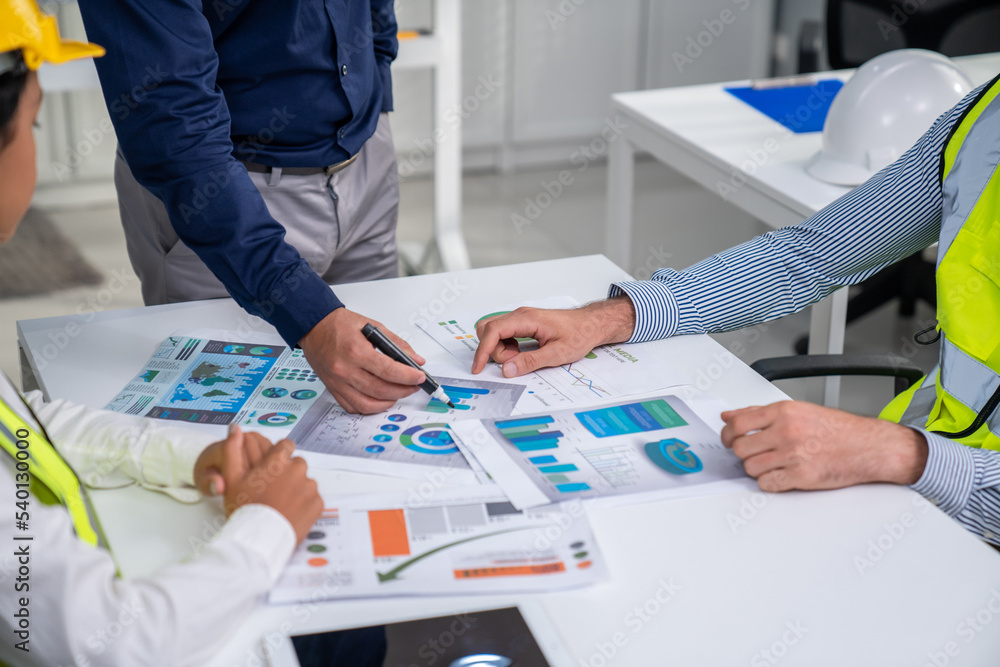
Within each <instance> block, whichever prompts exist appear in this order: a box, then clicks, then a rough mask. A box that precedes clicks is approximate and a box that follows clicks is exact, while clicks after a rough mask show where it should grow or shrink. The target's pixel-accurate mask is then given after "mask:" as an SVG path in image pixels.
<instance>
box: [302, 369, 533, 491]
mask: <svg viewBox="0 0 1000 667" xmlns="http://www.w3.org/2000/svg"><path fill="white" fill-rule="evenodd" d="M436 379H437V380H438V382H440V383H441V386H442V387H444V390H445V392H447V394H448V396H449V397H450V398H451V400H452V403H454V404H455V408H454V409H452V408H449V407H448V406H447V404H445V403H441V402H440V401H438V400H437V399H432V398H430V397H429V396H428V395H427V394H426V393H424V392H422V391H421V392H418V393H416V394H413V395H412V396H408V397H407V398H405V399H403V400H401V401H399V402H397V403H396V405H395V406H393V407H392V408H391V409H389V410H388V411H386V412H383V413H380V414H377V415H352V414H348V413H346V412H345V411H344V410H343V408H341V407H340V405H338V404H337V402H336V401H335V400H334V399H333V397H332V396H331V395H330V394H328V393H325V394H323V395H322V396H321V397H320V398H319V399H317V401H316V402H315V404H314V405H313V406H312V408H310V410H309V411H308V412H307V413H306V414H305V415H304V416H303V418H302V419H301V420H300V421H299V423H298V424H297V425H296V427H295V429H294V430H293V431H292V432H291V434H290V436H289V437H290V438H291V439H292V440H294V441H295V442H296V443H297V446H298V448H299V450H300V451H306V452H313V453H315V454H319V455H321V456H319V457H317V456H307V457H306V458H307V459H308V460H309V462H310V463H311V464H312V465H314V466H317V467H321V468H323V467H330V468H337V469H339V470H353V471H356V472H368V473H375V474H384V475H392V476H395V477H405V478H411V479H424V478H426V477H427V475H428V473H429V472H430V471H431V470H432V469H435V468H436V469H442V468H443V469H445V470H446V471H447V473H448V477H449V480H450V481H451V482H452V483H456V484H458V483H461V484H475V483H477V475H475V474H474V471H473V469H472V468H470V466H469V463H468V462H467V461H466V459H465V456H463V455H462V453H461V452H460V451H459V449H458V445H456V444H455V441H454V439H453V438H452V436H451V430H450V424H451V423H452V422H454V421H457V420H460V419H489V418H493V417H506V416H508V415H510V413H511V411H512V410H513V409H514V406H515V405H516V404H517V401H518V399H519V398H520V397H521V394H522V393H523V392H524V386H523V385H517V384H501V383H497V382H484V381H482V380H461V379H456V378H445V377H438V378H436Z"/></svg>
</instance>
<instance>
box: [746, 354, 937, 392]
mask: <svg viewBox="0 0 1000 667" xmlns="http://www.w3.org/2000/svg"><path fill="white" fill-rule="evenodd" d="M750 368H752V369H753V370H755V371H757V373H759V374H760V375H761V376H763V378H764V379H765V380H768V381H769V382H774V381H775V380H788V379H791V378H803V377H826V376H830V375H871V376H882V377H894V378H896V382H895V386H894V389H895V394H896V395H897V396H898V395H899V394H901V393H903V392H904V391H906V390H907V389H909V388H910V387H912V386H913V385H914V384H915V383H916V382H917V381H919V380H920V378H922V377H923V376H924V372H923V371H922V370H921V369H920V367H919V366H917V365H916V364H914V363H913V362H912V361H910V360H909V359H904V358H903V357H899V356H896V355H891V354H810V355H806V356H803V357H772V358H770V359H760V360H758V361H755V362H754V363H752V364H750Z"/></svg>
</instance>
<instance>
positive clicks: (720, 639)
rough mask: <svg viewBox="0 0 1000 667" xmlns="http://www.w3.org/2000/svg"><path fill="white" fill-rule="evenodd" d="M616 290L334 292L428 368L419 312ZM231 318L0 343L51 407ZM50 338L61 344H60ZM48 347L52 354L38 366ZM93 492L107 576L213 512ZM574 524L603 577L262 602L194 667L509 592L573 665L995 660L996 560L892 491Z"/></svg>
mask: <svg viewBox="0 0 1000 667" xmlns="http://www.w3.org/2000/svg"><path fill="white" fill-rule="evenodd" d="M623 278H626V274H625V273H624V272H623V271H622V270H621V269H619V268H618V267H617V266H615V265H614V264H612V263H611V262H610V261H608V260H607V259H605V258H604V257H601V256H591V257H578V258H573V259H564V260H554V261H547V262H536V263H530V264H520V265H513V266H506V267H495V268H488V269H477V270H472V271H462V272H457V273H451V274H437V275H426V276H416V277H412V278H402V279H397V280H386V281H378V282H369V283H359V284H354V285H343V286H338V287H337V293H338V295H339V296H340V297H341V298H342V299H343V300H344V301H345V302H346V303H348V304H350V303H364V304H366V305H365V312H367V313H370V314H371V315H372V316H373V317H375V318H377V319H379V320H381V321H382V322H384V323H385V324H386V325H387V326H389V327H391V328H392V329H393V330H395V331H397V332H398V333H400V334H402V335H404V336H407V337H409V338H410V340H411V341H412V342H413V343H414V344H415V345H416V347H417V349H418V350H419V351H420V352H421V353H422V354H424V355H425V356H426V357H427V358H428V360H429V362H433V361H434V360H435V359H442V358H446V355H447V353H446V352H445V351H444V350H443V349H440V348H437V349H436V346H435V344H434V343H433V342H431V341H430V339H427V338H426V337H425V336H424V334H423V333H421V332H420V331H419V330H417V329H416V327H415V326H414V325H413V324H412V323H411V321H412V319H413V318H414V316H415V315H416V314H418V313H419V311H420V310H421V309H425V310H429V311H431V312H432V313H435V314H438V313H443V310H442V309H449V310H450V309H454V310H455V311H462V312H464V311H468V310H470V309H475V308H480V307H483V308H485V307H488V306H490V305H495V304H505V303H510V302H512V301H520V300H524V301H527V300H531V299H538V298H541V297H545V296H555V295H568V296H571V297H574V298H576V299H577V300H579V301H581V302H586V301H589V300H593V299H599V298H602V297H603V296H604V295H605V294H606V291H607V286H608V284H609V283H611V282H612V281H615V280H620V279H623ZM244 321H246V316H245V314H244V313H243V312H242V311H241V310H240V309H239V308H238V307H237V306H236V305H235V304H234V303H233V302H232V301H230V300H217V301H203V302H197V303H190V304H174V305H167V306H157V307H152V308H140V309H134V310H122V311H112V312H105V313H101V314H99V315H97V316H92V317H88V316H87V315H83V316H79V315H77V316H67V317H56V318H47V319H40V320H30V321H22V322H19V323H18V340H19V344H20V345H21V346H22V349H23V350H25V351H26V355H27V358H28V359H30V363H31V364H32V366H33V371H34V373H35V375H36V377H37V379H38V381H39V383H40V385H41V386H42V387H43V388H44V389H45V390H46V391H47V392H48V393H49V394H50V395H51V396H61V397H66V398H70V399H72V400H74V401H77V402H80V403H85V404H88V405H91V406H94V407H100V406H102V405H103V404H104V403H105V402H106V401H107V400H108V399H110V398H111V397H112V396H114V394H115V393H116V392H117V391H118V390H119V389H120V388H121V387H122V386H123V385H124V384H125V382H126V381H127V380H128V379H130V378H131V377H132V375H133V374H134V372H135V370H136V369H138V368H140V367H141V365H142V364H143V363H144V361H145V360H146V358H147V357H148V355H149V354H150V352H151V351H152V350H153V348H154V347H155V346H156V345H157V344H158V343H159V342H160V341H161V340H162V339H163V338H165V337H166V336H167V335H169V334H170V333H171V332H172V331H173V330H175V329H177V328H195V327H198V328H203V327H211V328H223V329H235V328H236V327H237V326H238V324H239V323H240V322H244ZM68 325H75V327H78V329H77V328H74V327H73V326H70V328H69V329H67V326H68ZM67 330H69V331H73V332H74V333H73V335H72V336H69V337H68V338H63V337H62V336H63V334H65V333H66V332H67ZM54 341H62V343H63V345H62V349H61V350H59V351H58V352H56V353H53V354H51V355H50V356H52V357H53V358H52V359H46V353H45V350H46V349H48V351H49V352H52V350H54V349H56V348H55V347H51V348H47V346H50V345H52V346H55V345H56V343H55V342H54ZM670 344H671V345H673V346H675V348H676V355H675V359H676V362H675V366H674V368H672V370H673V371H675V372H680V373H683V374H687V375H689V376H691V377H692V378H694V377H697V375H698V373H699V372H706V371H708V370H710V369H713V368H715V369H716V370H713V371H712V375H713V376H714V377H718V380H717V381H716V382H715V384H714V385H713V388H712V393H713V394H714V395H715V396H716V397H717V398H719V399H721V400H723V401H725V402H726V403H728V404H730V405H732V406H734V407H735V406H743V405H748V404H757V403H767V402H771V401H775V400H781V399H782V398H784V395H783V394H782V393H781V392H780V391H778V390H777V389H776V388H775V387H773V386H772V385H770V384H769V383H767V382H765V381H764V380H763V379H762V378H760V376H758V375H756V374H755V373H753V371H751V370H750V369H749V368H748V367H747V366H746V365H744V364H743V363H741V362H740V361H739V360H737V359H735V358H733V359H732V364H731V365H728V368H725V369H723V368H722V366H723V365H727V364H720V362H719V359H720V358H722V357H721V356H720V355H725V352H724V350H723V348H722V347H721V346H719V345H718V344H717V343H715V342H714V341H713V340H712V339H711V338H709V337H708V336H684V337H680V338H676V339H673V340H672V341H670ZM442 355H445V357H442ZM730 356H731V355H730ZM720 373H721V375H720ZM314 474H315V476H316V478H317V480H318V481H319V482H320V484H321V486H322V488H324V489H325V490H328V491H329V490H336V491H338V492H343V493H354V492H362V491H364V492H370V491H373V490H377V489H380V488H383V489H389V488H396V489H398V488H406V487H407V485H409V484H412V482H405V481H402V480H393V479H389V478H385V477H373V476H366V475H359V474H348V473H343V472H339V473H338V472H333V471H315V473H314ZM93 498H94V501H95V504H96V506H97V511H98V513H99V515H100V518H101V523H102V524H103V526H104V528H105V532H106V533H107V535H108V538H109V541H110V544H111V548H112V550H113V552H114V554H115V557H116V559H117V561H118V563H119V564H120V566H121V570H122V573H123V574H124V576H126V577H135V576H139V575H143V574H147V573H150V572H153V571H154V570H156V569H157V568H159V567H161V566H164V565H166V564H167V563H170V562H173V561H176V560H178V559H180V558H183V557H184V556H185V555H187V554H188V553H190V551H191V544H192V542H191V540H192V539H199V538H204V537H207V536H208V535H210V534H211V532H212V531H211V527H212V526H213V525H215V524H216V523H217V522H218V520H219V517H220V516H221V512H220V507H219V505H218V503H217V502H216V501H204V502H202V503H200V504H198V505H193V506H186V505H181V504H179V503H176V502H174V501H172V500H170V499H169V498H167V497H166V496H163V495H161V494H157V493H154V492H149V491H144V490H141V489H138V488H134V487H133V488H127V489H121V490H115V491H96V492H94V493H93ZM590 516H591V522H592V525H593V528H594V532H595V534H596V536H597V539H598V541H599V542H600V547H601V550H602V552H603V554H604V556H605V558H606V560H607V562H608V566H609V568H610V571H611V573H612V577H611V579H610V580H609V581H607V582H605V583H601V584H598V585H596V586H593V587H590V588H586V589H580V590H574V591H568V592H560V593H549V594H543V595H518V596H513V595H496V596H467V597H442V598H399V599H392V600H384V599H383V600H349V601H340V602H329V603H320V604H316V605H313V606H310V607H303V606H302V605H297V606H285V607H270V606H266V605H263V604H262V605H261V606H260V607H259V608H258V609H256V610H255V611H254V613H253V614H252V616H251V617H250V619H249V620H248V621H247V622H246V623H245V625H244V626H243V627H242V628H241V629H240V631H239V632H238V634H237V635H236V636H235V637H234V638H233V639H232V640H230V641H229V642H227V643H226V645H225V646H224V647H223V648H222V650H221V652H220V653H219V654H218V656H217V657H216V659H215V660H214V661H213V662H212V664H213V665H220V666H223V665H224V666H227V667H230V666H233V665H248V666H249V665H260V664H262V663H261V661H260V657H259V655H260V638H261V637H262V636H263V635H265V634H267V633H269V632H273V631H275V629H276V628H278V627H279V626H280V625H281V623H282V622H283V621H290V622H293V623H294V626H293V627H294V630H293V632H294V633H303V632H315V631H319V630H324V629H336V628H346V627H356V626H359V625H366V624H379V623H383V622H387V621H392V620H402V619H406V618H415V617H421V616H426V615H446V614H450V613H457V612H460V611H464V610H469V609H476V608H485V607H495V606H504V605H511V604H515V603H517V602H519V601H521V600H524V599H533V600H536V601H537V602H538V603H540V604H541V606H542V607H543V609H544V610H545V612H546V613H547V615H548V616H549V618H550V620H551V621H552V624H553V625H554V626H555V628H556V630H557V632H558V633H559V635H560V637H561V639H562V641H563V643H564V644H565V645H566V647H567V649H568V650H569V652H570V654H571V655H572V656H573V659H574V663H573V664H574V667H601V666H602V665H627V666H629V667H650V666H652V665H665V664H670V665H712V666H714V665H746V664H752V665H756V664H775V663H774V662H768V659H767V657H765V654H764V652H767V655H769V656H771V658H772V659H775V658H778V659H780V664H781V665H783V666H785V665H788V666H791V665H808V666H810V667H817V666H820V665H837V666H840V665H846V664H851V665H879V666H882V665H902V664H905V665H922V664H924V663H925V662H926V661H927V660H928V657H927V656H928V655H932V654H933V655H936V654H938V653H941V652H943V651H945V650H946V647H947V646H949V642H954V643H955V645H956V646H957V647H958V649H959V650H960V654H959V656H958V657H950V658H949V660H950V662H949V663H948V664H950V665H985V664H995V660H996V656H997V655H1000V616H997V613H996V612H993V611H989V609H990V605H993V608H994V609H998V608H1000V607H998V602H1000V567H998V566H1000V559H998V556H997V554H996V552H994V551H993V550H992V549H990V548H989V547H987V546H985V545H984V544H982V543H981V542H979V541H978V540H976V539H975V538H974V537H972V536H971V535H970V534H968V533H966V531H964V530H963V529H962V528H960V527H959V525H958V524H957V523H955V522H954V521H952V520H951V519H949V518H948V517H947V516H945V515H944V514H942V513H940V512H939V511H938V510H936V509H934V508H932V507H930V506H929V505H928V504H927V503H924V502H923V501H922V499H921V498H920V497H919V496H917V495H916V494H915V493H913V492H912V491H909V490H908V489H905V488H898V487H889V486H881V485H880V486H867V487H860V488H854V489H846V490H843V491H835V492H824V493H790V494H784V495H774V496H770V495H764V494H760V493H757V492H755V491H753V490H751V487H750V486H749V484H748V490H747V491H746V492H736V493H730V494H727V495H719V496H712V497H701V498H688V499H684V500H674V501H660V502H654V503H648V504H642V505H635V506H631V507H620V508H607V509H599V510H593V511H592V512H591V513H590ZM151 519H154V520H151ZM671 585H672V586H673V587H674V589H675V590H674V592H673V593H672V594H671V593H670V592H669V591H668V589H667V587H668V586H671ZM994 591H997V593H996V594H995V593H994ZM994 595H997V601H993V600H994V597H993V596H994ZM984 609H986V610H987V611H985V612H982V613H983V614H986V613H988V614H990V619H991V620H992V622H991V623H984V622H983V621H980V624H981V628H982V629H981V630H980V631H977V632H975V633H974V634H973V638H972V641H969V642H966V641H965V639H966V634H962V633H960V632H959V629H960V625H961V624H963V623H967V621H966V620H965V619H967V618H968V617H973V618H975V617H976V615H977V613H980V612H981V610H984ZM611 654H613V655H614V658H613V659H609V658H608V657H606V655H611ZM932 664H933V663H932Z"/></svg>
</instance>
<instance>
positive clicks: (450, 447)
mask: <svg viewBox="0 0 1000 667" xmlns="http://www.w3.org/2000/svg"><path fill="white" fill-rule="evenodd" d="M399 442H400V444H401V445H403V447H406V448H407V449H409V450H411V451H414V452H419V453H421V454H432V455H438V454H457V453H458V447H457V446H456V445H455V441H454V440H453V439H452V437H451V433H450V432H449V431H448V425H447V424H420V425H418V426H411V427H410V428H408V429H406V430H405V431H403V434H402V435H400V436H399Z"/></svg>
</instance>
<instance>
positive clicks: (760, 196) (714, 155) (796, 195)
mask: <svg viewBox="0 0 1000 667" xmlns="http://www.w3.org/2000/svg"><path fill="white" fill-rule="evenodd" d="M955 61H956V62H957V63H958V64H959V66H960V67H962V69H964V70H965V72H966V74H967V75H968V76H969V78H970V79H971V80H972V81H973V83H974V84H975V85H979V84H980V83H983V82H985V81H988V80H990V79H991V78H993V77H994V76H995V75H996V73H997V72H998V71H1000V54H987V55H981V56H967V57H963V58H956V59H955ZM852 73H853V70H842V71H838V72H823V73H820V74H817V75H816V77H817V78H819V79H824V78H837V79H841V80H847V79H848V78H850V76H851V74H852ZM747 85H750V82H749V81H733V82H729V83H717V84H709V85H701V86H685V87H679V88H664V89H660V90H646V91H640V92H631V93H618V94H616V95H612V97H611V107H612V115H618V116H621V117H622V119H623V120H624V121H625V123H626V124H627V129H626V130H625V131H624V133H623V135H622V137H623V138H624V141H615V142H613V143H611V144H610V150H609V155H608V160H609V165H608V210H607V236H606V246H605V247H606V252H607V254H608V256H609V257H610V258H611V259H612V260H614V261H616V262H617V263H618V264H620V265H622V266H631V263H630V262H629V255H630V252H631V247H632V228H633V225H634V215H633V189H634V169H635V167H634V164H635V155H636V154H637V153H640V152H642V153H650V154H652V155H653V156H654V157H655V158H656V159H657V160H659V161H661V162H663V163H664V164H667V165H668V166H670V167H673V168H674V169H676V170H677V171H679V172H681V173H683V174H684V175H686V176H687V177H688V178H691V179H693V180H694V181H695V182H696V183H698V184H700V185H702V186H703V187H705V188H706V189H708V190H711V191H712V192H716V193H719V194H720V195H721V194H722V191H725V199H726V200H727V201H729V202H730V203H732V204H734V205H735V206H738V207H739V208H741V209H743V210H744V211H746V212H747V213H750V214H751V215H753V216H755V217H757V218H758V219H760V220H761V221H763V222H764V223H765V224H767V225H770V226H771V227H774V228H778V227H784V226H786V225H794V224H796V223H799V222H801V221H802V220H804V219H806V218H808V217H809V216H811V215H812V214H814V213H815V212H816V211H818V210H820V209H821V208H823V207H824V206H826V205H827V204H830V203H831V202H833V201H834V200H835V199H837V198H839V197H841V196H842V195H844V194H846V193H847V192H849V191H850V188H845V187H840V186H835V185H829V184H827V183H824V182H822V181H819V180H816V179H815V178H813V177H812V176H810V175H809V174H807V173H806V172H805V169H804V167H805V163H806V162H807V161H808V160H809V158H811V157H812V156H813V155H814V154H815V153H816V152H817V151H819V149H820V147H821V145H822V133H821V132H811V133H804V134H794V133H792V132H790V131H789V130H787V129H785V127H784V126H782V125H780V124H779V123H778V122H776V121H773V120H771V119H770V118H768V117H767V116H765V115H764V114H762V113H760V112H759V111H757V110H755V109H754V108H752V107H751V106H749V105H748V104H745V103H744V102H742V101H740V100H738V99H737V98H735V97H733V96H732V95H730V94H729V93H727V92H726V91H725V90H724V88H731V87H734V86H736V87H738V86H747ZM771 142H774V143H771ZM775 145H776V146H777V147H778V148H777V150H771V151H768V150H766V149H765V146H768V147H771V146H775ZM754 153H756V154H757V155H758V156H760V155H762V154H763V155H765V156H766V157H765V158H763V159H760V160H758V162H762V163H763V164H757V163H756V162H753V160H752V154H754ZM748 161H749V165H748V167H747V168H744V167H743V165H744V164H747V163H748ZM737 174H739V177H738V178H737V179H736V180H735V181H734V180H733V177H734V176H735V175H737ZM744 177H745V179H746V182H745V184H742V185H740V184H739V183H740V181H741V180H742V179H743V178H744ZM734 183H735V184H736V185H735V192H734V191H732V190H730V189H728V188H726V187H723V188H720V185H724V186H734ZM846 317H847V290H838V291H837V292H834V294H832V295H831V296H830V297H829V298H827V299H825V300H824V301H822V302H820V303H818V304H816V305H815V306H813V310H812V320H811V322H810V331H809V352H810V353H811V354H816V353H825V354H838V353H840V352H843V350H844V324H845V320H846ZM839 389H840V379H839V378H829V379H828V380H827V381H826V387H825V390H824V403H825V404H826V405H829V406H836V405H837V397H838V394H839Z"/></svg>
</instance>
